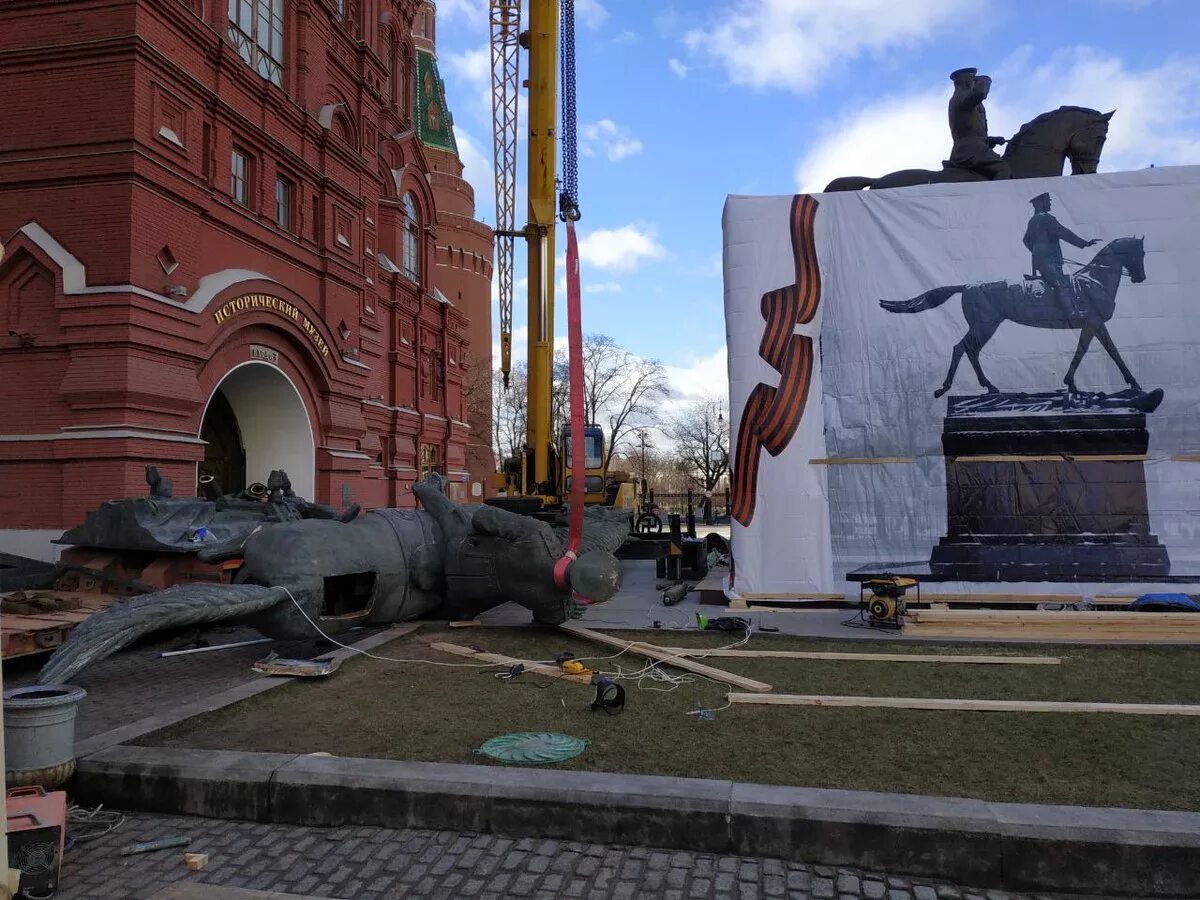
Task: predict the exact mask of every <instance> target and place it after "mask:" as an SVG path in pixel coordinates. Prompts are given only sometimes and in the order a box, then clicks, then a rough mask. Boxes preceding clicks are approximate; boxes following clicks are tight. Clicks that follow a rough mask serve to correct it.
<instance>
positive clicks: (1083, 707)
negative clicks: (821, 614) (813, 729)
mask: <svg viewBox="0 0 1200 900" xmlns="http://www.w3.org/2000/svg"><path fill="white" fill-rule="evenodd" d="M729 702H730V703H748V704H774V705H779V706H838V707H876V708H884V709H932V710H956V711H964V710H966V711H973V712H1039V713H1119V714H1122V715H1130V716H1200V706H1197V705H1190V704H1182V703H1071V702H1065V701H1057V700H955V699H949V698H941V697H844V696H833V695H825V694H738V693H731V694H730V695H729Z"/></svg>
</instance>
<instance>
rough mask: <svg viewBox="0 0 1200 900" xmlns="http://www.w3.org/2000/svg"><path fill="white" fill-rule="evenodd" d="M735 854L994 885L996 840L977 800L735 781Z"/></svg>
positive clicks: (998, 865)
mask: <svg viewBox="0 0 1200 900" xmlns="http://www.w3.org/2000/svg"><path fill="white" fill-rule="evenodd" d="M730 830H731V834H732V840H733V851H734V852H735V853H743V854H751V853H761V854H763V855H767V856H777V857H780V858H782V859H794V860H805V861H808V862H817V863H823V864H825V865H833V866H861V867H863V868H867V869H884V870H893V871H901V872H912V873H913V874H918V875H932V876H940V877H946V878H953V879H956V880H961V881H965V882H967V883H974V884H1000V883H1001V881H1002V878H1003V875H1004V869H1003V864H1002V863H1003V861H1002V843H1001V837H1000V835H999V834H998V833H997V827H996V820H995V817H994V816H993V815H992V814H991V812H990V810H989V809H988V805H987V804H986V803H983V802H981V801H976V800H963V799H956V798H941V797H923V796H915V795H909V794H883V793H873V792H869V791H839V790H823V789H813V788H788V787H779V786H774V785H754V784H735V785H734V786H733V795H732V802H731V805H730Z"/></svg>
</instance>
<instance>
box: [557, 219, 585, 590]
mask: <svg viewBox="0 0 1200 900" xmlns="http://www.w3.org/2000/svg"><path fill="white" fill-rule="evenodd" d="M582 317H583V312H582V308H581V306H580V302H579V243H578V241H577V240H576V238H575V223H574V222H572V221H570V220H569V219H568V220H567V352H568V357H569V360H570V373H571V494H570V504H571V506H570V510H569V517H570V518H569V522H570V531H569V536H568V538H567V553H566V555H565V556H564V557H563V558H562V559H560V560H559V561H558V564H557V565H556V566H555V567H554V581H555V583H556V584H557V585H558V586H559V587H560V588H563V589H566V588H567V587H569V586H570V583H569V581H568V580H567V569H568V568H569V567H570V565H571V562H572V560H574V559H575V558H576V557H577V556H578V555H579V544H580V541H581V540H582V539H583V494H584V489H585V482H586V480H587V476H586V474H585V466H584V446H583V323H582V321H581V319H582Z"/></svg>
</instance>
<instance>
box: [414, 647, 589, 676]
mask: <svg viewBox="0 0 1200 900" xmlns="http://www.w3.org/2000/svg"><path fill="white" fill-rule="evenodd" d="M429 646H430V647H432V648H433V649H434V650H440V651H442V652H443V653H453V654H454V655H455V656H465V657H468V658H469V659H473V660H475V661H476V662H481V663H491V664H493V665H497V666H524V667H525V671H526V672H532V673H533V674H534V675H545V676H547V677H548V678H555V679H557V680H559V681H573V682H574V683H576V684H591V683H592V676H591V675H572V674H571V673H569V672H564V671H563V670H562V669H561V668H559V667H558V666H548V665H546V664H544V663H536V662H532V661H531V660H528V659H514V658H513V657H511V656H504V655H503V654H500V653H485V652H484V651H482V650H475V649H473V648H471V647H462V646H459V645H458V644H444V643H440V642H438V643H433V644H430V645H429Z"/></svg>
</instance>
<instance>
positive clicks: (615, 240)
mask: <svg viewBox="0 0 1200 900" xmlns="http://www.w3.org/2000/svg"><path fill="white" fill-rule="evenodd" d="M666 255H667V251H666V248H664V247H663V246H662V244H660V243H659V242H658V240H657V239H656V238H655V236H654V230H653V229H652V228H649V227H646V226H639V225H634V224H630V225H622V226H621V227H620V228H599V229H597V230H596V231H591V232H588V233H587V234H585V235H584V236H583V237H581V238H580V239H579V258H580V259H581V260H583V262H585V263H588V264H589V265H592V266H595V267H596V268H597V269H606V270H609V271H613V272H632V271H633V270H634V269H636V268H638V266H640V265H641V264H642V263H643V262H646V261H650V260H655V259H662V258H663V257H665V256H666Z"/></svg>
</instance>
